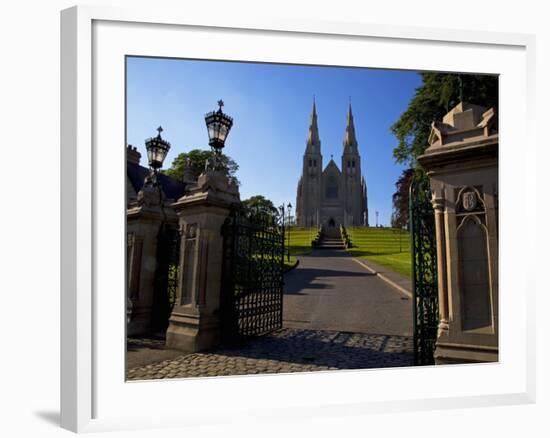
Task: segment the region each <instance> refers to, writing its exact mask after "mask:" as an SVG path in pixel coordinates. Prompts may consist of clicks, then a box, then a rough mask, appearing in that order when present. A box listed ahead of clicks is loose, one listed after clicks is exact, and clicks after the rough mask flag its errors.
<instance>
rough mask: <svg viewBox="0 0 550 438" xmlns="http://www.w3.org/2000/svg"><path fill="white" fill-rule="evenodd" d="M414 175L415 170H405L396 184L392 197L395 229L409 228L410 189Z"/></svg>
mask: <svg viewBox="0 0 550 438" xmlns="http://www.w3.org/2000/svg"><path fill="white" fill-rule="evenodd" d="M413 175H414V169H412V168H409V169H405V170H404V171H403V173H402V174H401V176H400V177H399V179H398V180H397V182H396V183H395V189H396V190H395V193H394V194H393V196H392V201H393V214H392V224H391V226H392V227H394V228H408V226H409V187H410V185H411V181H412V178H413Z"/></svg>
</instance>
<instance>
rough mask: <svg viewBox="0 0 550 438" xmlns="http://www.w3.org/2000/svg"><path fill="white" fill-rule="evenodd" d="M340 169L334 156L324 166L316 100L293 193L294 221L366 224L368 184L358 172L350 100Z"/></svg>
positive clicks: (334, 224)
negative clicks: (294, 197) (298, 178)
mask: <svg viewBox="0 0 550 438" xmlns="http://www.w3.org/2000/svg"><path fill="white" fill-rule="evenodd" d="M341 160H342V161H341V170H340V169H339V168H338V165H337V164H336V163H335V162H334V160H332V159H331V160H330V162H329V163H328V165H327V167H326V168H325V169H323V157H322V155H321V140H320V139H319V128H318V126H317V108H316V105H315V101H314V102H313V109H312V112H311V121H310V125H309V133H308V138H307V143H306V150H305V153H304V156H303V165H302V176H301V177H300V180H299V182H298V188H297V196H296V221H297V225H298V226H300V227H306V226H321V225H322V226H328V227H338V226H340V225H344V226H360V225H368V209H367V185H366V183H365V179H364V178H363V176H362V175H361V156H360V155H359V148H358V144H357V138H356V135H355V125H354V121H353V112H352V109H351V102H350V104H349V106H348V112H347V123H346V129H345V133H344V141H343V150H342V158H341Z"/></svg>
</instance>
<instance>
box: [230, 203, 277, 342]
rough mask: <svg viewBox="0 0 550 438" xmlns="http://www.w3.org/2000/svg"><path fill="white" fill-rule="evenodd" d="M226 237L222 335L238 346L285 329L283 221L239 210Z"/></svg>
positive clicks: (235, 213)
mask: <svg viewBox="0 0 550 438" xmlns="http://www.w3.org/2000/svg"><path fill="white" fill-rule="evenodd" d="M222 234H223V236H224V249H223V284H222V289H223V290H222V327H223V330H222V336H223V340H224V342H226V343H234V342H236V341H239V340H242V339H244V338H246V337H249V336H257V335H262V334H266V333H268V332H271V331H273V330H276V329H279V328H281V327H282V324H283V268H284V251H285V248H284V245H285V230H284V218H280V219H273V218H272V217H262V218H258V217H256V218H251V217H250V216H247V215H246V214H244V213H243V212H242V211H234V212H233V213H232V214H231V215H230V216H229V217H228V218H227V220H226V221H225V223H224V225H223V228H222Z"/></svg>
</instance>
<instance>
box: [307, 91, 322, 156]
mask: <svg viewBox="0 0 550 438" xmlns="http://www.w3.org/2000/svg"><path fill="white" fill-rule="evenodd" d="M319 143H320V141H319V128H318V127H317V107H316V106H315V97H313V109H312V110H311V122H310V124H309V134H308V137H307V144H308V146H311V145H318V144H319Z"/></svg>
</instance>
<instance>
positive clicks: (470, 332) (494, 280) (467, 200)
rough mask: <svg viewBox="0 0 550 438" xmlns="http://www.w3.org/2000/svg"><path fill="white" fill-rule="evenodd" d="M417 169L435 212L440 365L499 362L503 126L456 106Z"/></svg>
mask: <svg viewBox="0 0 550 438" xmlns="http://www.w3.org/2000/svg"><path fill="white" fill-rule="evenodd" d="M429 143H430V146H429V147H428V149H426V152H425V153H424V155H422V156H420V157H419V158H418V161H419V163H420V164H421V165H422V167H424V169H425V170H426V171H427V172H428V175H429V177H430V184H431V188H432V202H433V206H434V210H435V225H436V239H437V257H438V282H439V284H438V289H439V327H438V336H437V342H436V351H435V362H436V364H444V363H459V362H460V363H464V362H489V361H497V360H498V125H497V115H496V114H495V111H494V109H492V108H491V109H486V108H482V107H479V106H477V105H471V104H467V103H462V102H461V103H459V104H458V105H457V106H456V107H455V108H453V109H452V110H451V111H450V112H449V113H448V114H447V115H445V117H444V118H443V121H442V122H439V121H437V122H434V123H433V124H432V131H431V133H430V137H429Z"/></svg>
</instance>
